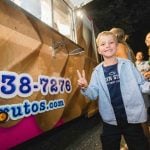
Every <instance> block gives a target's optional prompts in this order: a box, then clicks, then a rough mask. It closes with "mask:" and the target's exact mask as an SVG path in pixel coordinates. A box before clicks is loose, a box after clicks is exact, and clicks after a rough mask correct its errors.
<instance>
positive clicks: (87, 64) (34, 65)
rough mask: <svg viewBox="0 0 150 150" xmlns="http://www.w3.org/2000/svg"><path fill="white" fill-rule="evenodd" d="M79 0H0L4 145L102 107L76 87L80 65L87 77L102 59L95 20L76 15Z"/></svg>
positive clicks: (0, 99)
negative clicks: (99, 55)
mask: <svg viewBox="0 0 150 150" xmlns="http://www.w3.org/2000/svg"><path fill="white" fill-rule="evenodd" d="M27 2H28V3H27ZM81 2H82V4H83V1H81ZM78 3H79V2H78ZM78 3H77V5H76V6H73V4H74V2H73V1H70V0H28V1H27V0H1V1H0V20H1V21H0V54H1V55H0V135H1V136H0V149H1V150H5V149H9V148H12V147H14V146H16V145H18V144H21V143H23V142H25V141H27V140H31V139H32V138H34V137H36V136H40V135H41V134H42V133H44V132H46V131H49V130H52V129H54V128H57V127H59V126H61V125H63V124H66V123H67V122H69V121H71V120H73V119H75V118H78V117H80V116H88V117H90V116H92V115H93V114H95V113H96V112H97V111H98V107H97V102H96V101H95V102H91V101H89V100H88V99H87V98H85V97H84V96H82V95H81V94H80V90H79V88H78V86H77V78H78V77H77V75H76V70H77V69H79V70H82V69H85V72H86V76H87V79H88V80H89V79H90V76H91V72H92V70H93V68H94V67H95V66H96V65H97V64H98V63H99V58H98V54H97V50H96V44H95V34H94V28H93V22H92V20H90V19H89V18H88V17H87V15H86V14H85V11H83V12H84V13H82V16H78V13H79V11H81V10H82V9H81V8H80V6H81V4H78ZM84 4H86V2H85V3H84ZM81 17H82V18H81ZM6 141H7V143H6Z"/></svg>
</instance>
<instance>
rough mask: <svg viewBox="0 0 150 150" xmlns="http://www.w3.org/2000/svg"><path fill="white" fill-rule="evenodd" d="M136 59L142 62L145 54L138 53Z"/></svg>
mask: <svg viewBox="0 0 150 150" xmlns="http://www.w3.org/2000/svg"><path fill="white" fill-rule="evenodd" d="M135 57H136V60H137V61H142V60H143V53H142V52H137V54H136V56H135Z"/></svg>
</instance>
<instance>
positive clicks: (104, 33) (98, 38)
mask: <svg viewBox="0 0 150 150" xmlns="http://www.w3.org/2000/svg"><path fill="white" fill-rule="evenodd" d="M108 35H111V36H112V37H113V38H114V40H115V41H116V43H118V40H117V37H116V36H115V35H114V34H113V33H112V32H110V31H103V32H100V33H99V34H98V36H97V38H96V44H97V46H98V43H99V41H100V39H101V37H102V36H108Z"/></svg>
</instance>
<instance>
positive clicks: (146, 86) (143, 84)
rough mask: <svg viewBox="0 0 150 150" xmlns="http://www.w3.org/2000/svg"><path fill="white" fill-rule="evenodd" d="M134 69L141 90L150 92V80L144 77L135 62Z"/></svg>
mask: <svg viewBox="0 0 150 150" xmlns="http://www.w3.org/2000/svg"><path fill="white" fill-rule="evenodd" d="M132 69H133V71H134V74H135V78H136V80H137V82H138V84H139V86H140V89H141V92H142V93H145V94H150V82H148V81H147V80H145V79H144V76H143V75H142V74H141V73H140V72H139V71H138V70H137V68H136V67H135V66H134V65H133V64H132Z"/></svg>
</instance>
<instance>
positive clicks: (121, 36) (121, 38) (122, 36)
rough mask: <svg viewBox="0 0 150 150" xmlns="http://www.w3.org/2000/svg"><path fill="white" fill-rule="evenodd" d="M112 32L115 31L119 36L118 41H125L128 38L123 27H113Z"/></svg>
mask: <svg viewBox="0 0 150 150" xmlns="http://www.w3.org/2000/svg"><path fill="white" fill-rule="evenodd" d="M110 32H112V33H114V34H115V35H116V36H117V39H118V42H124V41H125V40H126V35H125V32H124V30H123V29H121V28H112V29H111V30H110Z"/></svg>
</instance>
